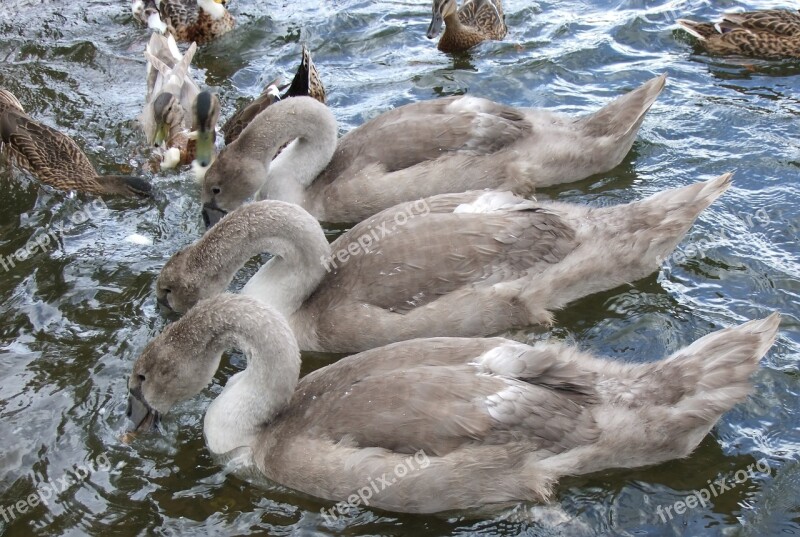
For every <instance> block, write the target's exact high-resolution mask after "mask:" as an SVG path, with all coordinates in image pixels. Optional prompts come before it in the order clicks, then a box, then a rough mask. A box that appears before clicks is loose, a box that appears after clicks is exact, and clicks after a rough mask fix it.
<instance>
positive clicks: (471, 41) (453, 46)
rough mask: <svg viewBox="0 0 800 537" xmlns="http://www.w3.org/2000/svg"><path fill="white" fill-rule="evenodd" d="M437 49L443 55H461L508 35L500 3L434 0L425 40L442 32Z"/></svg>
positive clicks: (477, 0)
mask: <svg viewBox="0 0 800 537" xmlns="http://www.w3.org/2000/svg"><path fill="white" fill-rule="evenodd" d="M442 23H444V26H445V28H444V34H442V37H441V38H440V39H439V43H438V45H437V48H438V49H439V50H441V51H442V52H464V51H465V50H469V49H470V48H472V47H474V46H475V45H477V44H478V43H482V42H484V41H487V40H490V39H492V40H495V41H501V40H502V39H503V38H504V37H505V36H506V33H507V32H508V29H507V28H506V22H505V17H504V16H503V4H502V3H501V0H465V1H464V3H463V4H461V8H459V7H458V3H457V0H433V18H432V19H431V23H430V25H429V26H428V33H427V36H428V39H433V38H434V37H436V36H437V35H439V32H441V31H442Z"/></svg>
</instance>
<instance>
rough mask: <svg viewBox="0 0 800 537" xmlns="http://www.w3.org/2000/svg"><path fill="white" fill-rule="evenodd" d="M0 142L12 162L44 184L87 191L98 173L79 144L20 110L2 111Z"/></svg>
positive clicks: (0, 113)
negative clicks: (7, 150) (7, 151)
mask: <svg viewBox="0 0 800 537" xmlns="http://www.w3.org/2000/svg"><path fill="white" fill-rule="evenodd" d="M0 141H2V143H3V145H4V146H6V147H7V148H8V149H9V151H10V153H11V155H12V158H13V159H14V160H15V162H16V163H17V164H18V165H19V166H20V167H22V168H24V169H26V170H28V171H29V172H31V173H32V174H34V175H35V176H36V177H38V178H39V180H41V181H42V182H44V183H47V184H49V185H51V186H54V187H56V188H61V189H64V190H71V189H74V190H83V191H92V189H87V186H91V185H90V184H87V182H89V183H92V182H94V178H95V177H96V175H97V174H96V173H95V170H94V167H93V166H92V164H91V163H90V162H89V159H88V158H87V157H86V155H85V154H84V153H83V151H81V149H80V147H78V144H76V143H75V141H74V140H73V139H72V138H70V137H69V136H66V135H65V134H62V133H60V132H58V131H57V130H55V129H53V128H50V127H48V126H47V125H45V124H43V123H40V122H38V121H36V120H35V119H32V118H31V117H29V116H28V115H26V114H25V113H23V112H20V110H19V109H17V108H16V107H15V108H10V107H6V108H5V109H3V108H2V107H0Z"/></svg>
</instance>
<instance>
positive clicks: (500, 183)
mask: <svg viewBox="0 0 800 537" xmlns="http://www.w3.org/2000/svg"><path fill="white" fill-rule="evenodd" d="M665 80H666V77H665V76H664V75H662V76H659V77H656V78H654V79H652V80H650V81H649V82H647V83H645V84H644V85H642V86H641V87H639V88H638V89H636V90H634V91H632V92H630V93H627V94H625V95H623V96H622V97H619V98H617V99H616V100H614V101H613V102H611V103H609V104H607V105H606V106H605V107H603V108H602V109H600V110H599V111H598V112H595V113H593V114H588V115H585V116H580V117H577V118H576V117H570V116H565V115H563V114H556V113H553V112H549V111H546V110H534V109H516V108H513V107H510V106H506V105H502V104H498V103H494V102H492V101H489V100H486V99H480V98H477V97H471V96H460V97H446V98H442V99H435V100H431V101H423V102H417V103H412V104H408V105H405V106H401V107H398V108H395V109H393V110H390V111H388V112H385V113H383V114H381V115H380V116H378V117H377V118H375V119H372V120H370V121H368V122H367V123H365V124H363V125H362V126H360V127H358V128H356V129H354V130H352V131H350V132H349V133H348V134H346V135H345V136H344V137H342V138H341V139H340V140H339V141H338V143H336V136H337V127H336V122H335V120H334V118H333V116H332V115H331V113H330V111H329V110H328V109H327V108H326V107H324V106H322V105H321V104H319V103H317V102H315V101H313V100H312V99H309V98H303V97H297V98H294V99H287V100H286V101H283V102H279V103H276V104H274V105H272V106H269V107H268V108H266V109H265V110H264V111H262V112H261V113H260V114H259V115H258V116H256V118H255V119H253V121H252V122H251V123H250V124H249V125H248V126H247V128H246V129H245V130H244V131H242V133H241V135H240V137H239V138H238V139H237V140H236V141H235V142H234V143H232V144H231V145H229V146H227V147H226V148H225V149H224V150H223V151H222V152H221V153H220V155H219V157H218V158H217V160H216V161H215V162H214V163H213V164H212V165H211V167H210V168H209V169H208V171H207V172H206V174H205V177H204V180H203V192H202V202H203V204H204V206H205V207H206V208H207V209H210V210H213V211H219V212H229V211H231V210H233V209H235V208H236V207H238V206H239V205H241V204H242V203H243V202H244V201H245V200H247V199H249V198H250V197H252V196H253V195H254V194H256V193H258V195H259V198H260V199H280V200H283V201H290V202H293V203H297V204H298V205H301V206H302V207H303V208H305V209H306V210H307V211H309V212H310V213H311V214H312V215H314V216H315V217H316V218H317V219H319V220H322V221H326V222H360V221H361V220H363V219H365V218H367V217H369V216H372V215H374V214H375V213H377V212H379V211H381V210H383V209H386V208H389V207H392V206H393V205H396V204H398V203H402V202H405V201H410V200H416V199H420V198H424V197H428V196H433V195H436V194H443V193H448V192H464V191H466V190H473V189H480V188H493V189H498V190H511V191H513V192H515V193H517V194H520V195H529V194H530V193H532V192H533V190H534V189H535V188H537V187H544V186H551V185H555V184H559V183H567V182H570V181H577V180H579V179H584V178H586V177H588V176H590V175H592V174H596V173H601V172H605V171H608V170H610V169H612V168H613V167H614V166H616V165H618V164H619V163H620V162H621V161H622V160H623V158H624V157H625V155H626V154H627V153H628V151H629V150H630V147H631V145H632V144H633V141H634V139H635V138H636V133H637V132H638V130H639V127H640V125H641V123H642V121H643V119H644V116H645V114H646V112H647V110H648V109H649V108H650V106H651V105H652V104H653V102H654V101H655V99H656V97H657V96H658V95H659V93H660V92H661V90H662V89H663V87H664V84H665ZM292 140H295V141H294V142H293V143H291V144H289V146H288V147H287V148H286V149H285V150H284V151H282V152H281V154H280V155H278V157H277V158H275V155H276V153H277V151H278V149H279V148H280V147H282V146H283V145H284V144H286V143H288V142H291V141H292ZM273 158H274V160H273ZM212 221H213V220H212Z"/></svg>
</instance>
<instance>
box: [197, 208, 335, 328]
mask: <svg viewBox="0 0 800 537" xmlns="http://www.w3.org/2000/svg"><path fill="white" fill-rule="evenodd" d="M330 251H331V250H330V245H329V244H328V241H327V239H326V238H325V234H324V232H323V231H322V227H321V226H320V225H319V223H318V222H317V220H316V219H315V218H314V217H313V216H311V215H310V214H308V213H307V212H306V211H304V210H303V209H302V208H300V207H298V206H296V205H294V204H289V203H285V202H279V201H274V200H268V201H263V202H256V203H251V204H248V205H246V206H244V207H242V208H240V209H239V210H238V211H237V212H236V213H234V214H232V215H231V218H227V219H225V220H223V221H222V222H220V223H219V224H217V225H216V226H214V227H213V228H212V229H211V230H210V231H209V232H208V233H207V234H206V235H205V236H204V237H203V239H201V240H200V242H198V243H197V244H196V245H195V252H196V254H195V259H194V265H195V266H197V267H198V270H199V271H202V273H204V274H207V275H208V281H206V282H205V284H206V285H210V286H212V288H213V289H212V290H213V291H215V292H216V293H221V292H223V291H224V290H225V289H227V288H228V286H229V285H230V283H231V281H232V280H233V278H234V276H235V275H236V273H237V272H238V271H239V270H240V269H241V268H242V267H243V266H244V265H245V263H247V261H249V260H250V259H251V258H252V257H254V256H256V255H259V254H263V253H269V254H271V255H272V256H273V257H272V259H270V260H269V261H268V262H267V263H266V264H265V265H264V266H263V267H261V269H260V270H259V271H258V273H257V274H256V275H254V276H253V278H252V279H251V280H250V282H248V284H247V285H246V286H245V287H244V289H243V290H242V294H247V295H251V296H254V297H255V298H257V299H259V300H261V301H263V302H266V303H267V304H269V305H270V306H272V307H273V308H275V309H276V310H278V312H279V313H281V314H282V315H283V316H285V317H287V318H288V317H289V316H291V314H292V313H294V312H295V311H297V310H298V309H299V308H300V306H301V305H302V304H303V302H304V301H305V299H306V298H308V296H309V295H310V294H311V293H312V292H313V291H314V290H315V289H316V288H317V286H318V285H319V284H320V282H321V281H322V279H323V278H324V276H325V274H326V270H325V265H323V263H322V262H321V260H322V259H327V258H328V257H329V256H330ZM200 267H202V268H200Z"/></svg>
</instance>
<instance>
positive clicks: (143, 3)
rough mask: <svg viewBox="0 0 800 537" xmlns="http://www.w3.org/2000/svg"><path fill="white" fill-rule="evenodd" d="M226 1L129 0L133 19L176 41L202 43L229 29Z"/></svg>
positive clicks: (229, 22)
mask: <svg viewBox="0 0 800 537" xmlns="http://www.w3.org/2000/svg"><path fill="white" fill-rule="evenodd" d="M227 3H228V2H227V0H132V2H131V11H132V13H133V16H134V17H135V18H137V19H138V20H140V21H142V22H144V23H145V24H147V26H148V27H150V28H152V29H154V30H156V31H158V32H160V33H169V34H170V35H172V36H173V37H174V38H175V39H177V40H178V41H180V42H186V43H191V42H195V43H197V44H198V45H203V44H206V43H208V42H210V41H212V40H214V39H216V38H218V37H220V36H222V35H224V34H226V33H228V32H230V31H231V30H233V28H234V26H235V25H236V21H235V20H234V18H233V16H232V15H231V14H230V12H229V11H228V10H227V9H226V5H227Z"/></svg>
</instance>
